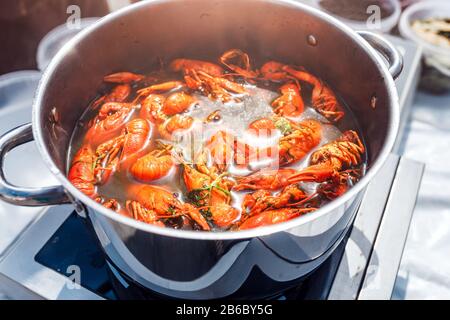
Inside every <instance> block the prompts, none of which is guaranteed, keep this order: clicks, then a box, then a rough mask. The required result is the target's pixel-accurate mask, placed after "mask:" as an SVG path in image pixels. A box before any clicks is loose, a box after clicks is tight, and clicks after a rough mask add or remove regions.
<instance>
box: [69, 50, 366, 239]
mask: <svg viewBox="0 0 450 320" xmlns="http://www.w3.org/2000/svg"><path fill="white" fill-rule="evenodd" d="M100 92H101V93H100V94H99V95H98V96H97V97H96V98H95V99H94V101H93V102H92V103H91V104H90V105H89V107H88V108H87V111H86V112H85V114H84V115H83V117H82V118H81V119H80V121H79V122H78V126H77V128H76V130H75V131H74V135H73V138H72V144H71V145H72V150H71V151H70V157H69V158H70V168H69V173H68V178H69V180H70V181H71V182H72V184H73V185H74V186H75V187H77V188H78V189H79V190H80V191H82V192H83V193H84V194H86V195H87V196H89V197H91V198H92V199H95V200H96V201H97V202H98V203H100V204H102V205H103V206H105V207H107V208H109V209H111V210H114V211H116V212H117V213H118V214H122V215H125V216H127V217H130V218H133V219H136V220H139V221H142V222H145V223H149V224H153V225H157V226H160V227H172V228H176V229H186V230H204V231H226V230H230V231H238V230H245V229H252V228H256V227H262V226H268V225H272V224H276V223H281V222H285V221H288V220H291V219H294V218H297V217H299V216H302V215H305V214H309V213H311V212H313V211H315V210H317V209H318V208H320V207H322V206H323V205H325V204H326V203H328V202H330V201H332V200H333V199H335V198H337V197H339V196H340V195H342V194H343V193H345V192H346V191H347V190H348V189H349V188H351V186H352V185H353V184H355V183H356V182H357V181H358V180H359V179H360V178H361V177H362V175H363V174H364V170H365V163H366V154H365V152H366V151H365V150H366V148H365V146H364V143H363V141H362V137H361V134H360V133H359V132H360V131H359V130H358V124H357V122H356V120H355V119H354V117H353V116H352V113H351V111H350V109H349V108H347V107H346V105H345V103H344V102H343V101H342V100H341V99H340V98H339V97H338V95H337V94H336V93H335V92H334V91H333V90H332V88H331V87H330V86H329V85H327V84H326V83H325V82H324V81H323V80H321V79H320V78H319V77H317V76H315V75H313V74H312V73H310V72H308V71H306V70H305V69H304V68H302V67H299V66H291V65H288V64H285V63H281V62H276V61H266V62H265V63H263V64H262V65H261V66H260V68H259V69H257V68H255V67H254V66H253V63H252V61H251V59H250V57H249V55H248V54H246V53H245V52H243V51H241V50H239V49H232V50H229V51H227V52H225V53H224V54H223V55H222V56H221V57H219V59H218V62H217V63H215V62H209V61H202V60H193V59H186V58H180V59H175V60H174V61H171V62H170V63H169V64H166V63H164V61H162V62H161V68H160V70H157V71H151V72H148V73H145V74H137V73H132V72H119V73H114V74H111V75H107V76H105V77H104V85H103V87H102V88H101V90H100Z"/></svg>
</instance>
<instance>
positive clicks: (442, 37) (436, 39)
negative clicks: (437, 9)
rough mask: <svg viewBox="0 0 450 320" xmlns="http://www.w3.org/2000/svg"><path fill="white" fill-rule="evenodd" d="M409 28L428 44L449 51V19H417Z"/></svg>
mask: <svg viewBox="0 0 450 320" xmlns="http://www.w3.org/2000/svg"><path fill="white" fill-rule="evenodd" d="M411 28H412V30H413V31H414V32H415V33H416V34H417V35H418V36H419V37H421V38H422V39H423V40H425V41H427V42H429V43H430V44H433V45H436V46H439V47H442V48H447V49H450V18H445V19H444V18H428V19H418V20H415V21H413V22H412V24H411Z"/></svg>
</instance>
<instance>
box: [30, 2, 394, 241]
mask: <svg viewBox="0 0 450 320" xmlns="http://www.w3.org/2000/svg"><path fill="white" fill-rule="evenodd" d="M168 1H172V2H173V1H183V0H148V1H142V2H139V3H136V4H132V5H130V6H127V7H125V8H123V9H120V10H118V11H116V12H113V13H110V14H108V15H107V16H105V17H103V18H102V19H100V20H99V21H98V22H96V23H94V24H93V25H92V26H89V27H88V28H87V29H85V30H82V31H81V32H80V33H78V34H77V35H76V36H75V37H74V38H73V39H71V40H70V41H69V42H68V43H67V44H66V45H65V46H64V47H63V48H62V49H61V50H60V51H59V52H58V53H57V54H56V56H55V57H54V59H53V60H52V61H51V63H50V65H49V66H48V67H47V69H46V70H45V72H44V74H43V76H42V78H41V80H40V82H39V86H38V89H37V92H36V96H35V99H34V102H33V112H32V113H33V114H32V124H33V125H32V127H33V135H34V138H35V140H36V142H37V143H36V144H37V148H38V150H39V152H40V154H41V156H42V158H43V160H44V162H45V163H46V164H47V166H48V168H49V169H50V171H51V172H52V174H54V175H55V176H56V178H57V179H58V181H59V182H60V183H61V184H62V186H63V187H64V188H65V190H66V191H68V192H69V193H70V194H71V195H72V197H74V198H75V199H78V200H80V201H81V202H83V203H84V204H85V205H86V206H88V207H89V208H92V209H94V210H95V211H96V212H99V213H101V214H102V215H104V216H106V217H107V218H109V219H111V220H114V221H116V222H119V223H121V224H125V225H127V226H129V227H132V228H136V229H139V230H142V231H145V232H149V233H154V234H158V235H162V236H168V237H174V238H183V239H192V240H241V239H249V238H254V237H261V236H267V235H270V234H274V233H277V232H282V231H288V230H289V229H292V228H294V227H298V226H300V225H305V224H308V223H309V222H311V221H314V220H318V219H319V218H321V217H323V216H325V215H327V214H331V213H332V212H333V211H334V210H336V209H338V208H339V207H341V206H343V205H345V204H346V203H347V202H348V201H350V200H351V199H352V198H354V197H355V196H356V195H357V194H358V193H360V192H361V191H362V190H363V189H364V188H365V187H366V186H367V185H368V183H369V182H370V181H371V180H372V178H373V177H374V176H375V175H376V174H377V173H378V172H379V170H380V169H381V167H382V166H383V164H384V163H385V162H386V159H387V157H388V155H389V154H390V152H391V150H392V148H393V146H394V143H395V140H396V137H397V132H398V129H399V118H400V108H399V98H398V94H397V90H396V89H395V83H394V79H393V78H392V76H391V74H390V73H389V71H388V68H387V66H386V64H385V63H384V61H383V59H382V58H381V56H380V55H379V54H378V53H377V51H376V50H375V49H374V48H373V47H371V46H370V45H369V43H368V42H366V41H365V40H364V39H363V38H362V37H361V36H359V35H358V34H357V33H356V32H355V31H353V30H352V29H351V28H350V27H348V26H347V25H345V24H344V23H342V22H340V21H339V20H337V19H336V18H334V17H332V16H331V15H329V14H326V13H324V12H321V11H319V10H318V9H316V8H313V7H310V6H308V5H305V4H303V3H300V2H296V1H293V0H262V1H264V2H268V3H274V4H278V5H282V6H286V7H289V8H292V9H293V10H296V9H301V10H303V11H305V12H307V13H308V14H310V15H312V16H314V17H316V18H318V19H322V20H325V21H326V22H328V23H330V24H332V25H334V26H335V27H337V28H339V29H340V30H342V31H343V32H344V33H346V34H347V36H349V37H350V38H351V39H352V40H354V41H355V42H356V43H357V44H358V45H359V46H360V47H362V49H364V50H365V51H366V53H367V54H368V55H369V56H370V57H371V58H372V59H373V60H374V61H375V62H376V65H377V67H378V68H379V71H380V72H381V73H382V74H383V81H384V82H385V85H386V86H387V88H388V94H389V104H390V106H391V107H390V108H389V117H390V121H389V124H388V129H387V130H388V132H387V135H386V141H385V143H384V145H383V147H382V149H381V151H380V154H379V155H378V157H377V158H376V159H375V161H374V162H373V163H372V165H371V167H370V168H369V169H368V170H367V172H366V174H365V175H364V177H362V179H361V180H360V181H358V183H356V184H355V185H354V186H353V187H352V188H351V189H350V190H349V191H347V192H346V193H345V194H344V195H342V196H340V197H339V198H337V199H335V200H333V201H331V202H330V203H328V204H326V205H325V206H323V207H321V208H320V209H319V210H317V211H315V212H313V213H311V214H306V215H304V216H300V217H298V218H295V219H292V220H290V221H287V222H283V223H279V224H275V225H272V226H266V227H259V228H255V229H250V230H244V231H233V232H231V231H226V232H207V231H189V230H176V229H172V228H161V227H157V226H153V225H150V224H146V223H144V222H140V221H137V220H134V219H131V218H128V217H125V216H122V215H119V214H117V213H116V212H114V211H112V210H109V209H107V208H105V207H103V206H102V205H100V204H98V203H97V202H95V201H94V200H92V199H91V198H89V197H88V196H86V195H85V194H83V193H82V192H81V191H79V190H78V189H77V188H76V187H75V186H73V185H72V184H71V183H70V181H69V180H68V179H67V177H66V175H65V174H64V173H63V172H61V171H60V170H59V169H58V167H57V166H56V164H55V163H54V161H53V159H52V158H51V156H50V154H49V152H48V149H47V146H46V145H45V143H44V140H43V135H42V128H43V123H42V122H41V105H42V103H43V98H44V95H45V91H46V89H47V85H48V82H49V79H50V78H51V76H52V75H53V73H54V72H55V71H56V70H57V69H58V67H59V65H60V64H61V63H62V62H63V61H64V58H65V57H66V55H67V54H68V53H70V52H71V51H72V48H74V47H75V46H76V45H77V44H78V43H80V42H82V41H83V40H84V39H85V38H86V37H87V35H88V34H90V33H92V32H95V31H96V30H98V29H99V28H100V27H102V26H104V25H106V24H108V23H109V22H110V21H112V20H115V19H118V18H120V17H122V16H125V15H127V14H129V13H131V12H134V11H138V10H140V9H141V8H143V7H150V6H153V5H157V4H160V3H164V2H168Z"/></svg>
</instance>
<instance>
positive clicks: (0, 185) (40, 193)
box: [0, 123, 70, 207]
mask: <svg viewBox="0 0 450 320" xmlns="http://www.w3.org/2000/svg"><path fill="white" fill-rule="evenodd" d="M33 139H34V138H33V130H32V127H31V123H28V124H25V125H22V126H20V127H17V128H15V129H13V130H11V131H9V132H7V133H5V134H4V135H3V136H1V137H0V200H3V201H5V202H8V203H11V204H14V205H20V206H26V207H39V206H48V205H55V204H64V203H69V202H70V199H69V197H68V195H67V193H66V191H65V190H64V188H63V187H62V186H54V187H43V188H26V187H17V186H14V185H12V184H10V183H9V182H8V181H7V180H6V178H5V173H4V171H3V163H4V159H5V156H6V154H7V153H8V152H9V151H10V150H12V149H14V148H16V147H18V146H20V145H22V144H24V143H27V142H30V141H33Z"/></svg>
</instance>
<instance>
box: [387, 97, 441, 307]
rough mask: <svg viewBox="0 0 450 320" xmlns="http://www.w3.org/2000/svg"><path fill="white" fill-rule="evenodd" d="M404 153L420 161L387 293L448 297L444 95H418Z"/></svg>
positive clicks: (434, 297) (409, 297)
mask: <svg viewBox="0 0 450 320" xmlns="http://www.w3.org/2000/svg"><path fill="white" fill-rule="evenodd" d="M407 130H408V131H409V132H408V133H407V134H406V135H405V141H404V143H403V148H404V155H405V156H406V157H408V158H410V159H415V160H418V161H420V162H423V163H425V164H426V168H425V174H424V177H423V181H422V186H421V190H420V192H419V197H418V201H417V206H416V209H415V212H414V216H413V220H412V223H411V228H410V232H409V236H408V240H407V243H406V247H405V251H404V254H403V259H402V263H401V266H400V270H399V273H398V277H397V281H396V286H395V290H394V294H393V298H394V299H450V255H449V252H450V94H449V95H445V96H432V95H428V94H425V93H418V94H417V96H416V98H415V102H414V106H413V110H412V119H411V122H410V123H409V124H408V127H407Z"/></svg>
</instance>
